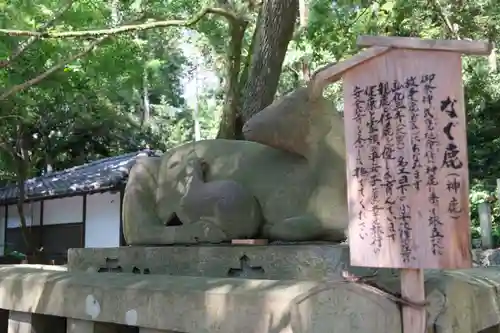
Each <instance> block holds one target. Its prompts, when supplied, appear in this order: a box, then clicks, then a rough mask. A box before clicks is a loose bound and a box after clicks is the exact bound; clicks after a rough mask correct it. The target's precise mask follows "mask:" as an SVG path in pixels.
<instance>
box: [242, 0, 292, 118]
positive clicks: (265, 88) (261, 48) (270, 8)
mask: <svg viewBox="0 0 500 333" xmlns="http://www.w3.org/2000/svg"><path fill="white" fill-rule="evenodd" d="M297 14H298V0H264V1H263V3H262V7H261V9H260V13H259V16H260V18H259V19H260V23H259V24H258V26H257V27H256V30H255V33H256V34H257V36H256V43H255V45H254V49H253V52H252V53H253V54H252V63H251V66H250V70H249V77H248V81H247V82H246V84H245V88H244V91H243V107H242V110H241V112H242V116H243V119H244V120H245V121H246V120H248V119H249V118H250V117H251V116H252V115H254V114H256V113H257V112H259V111H260V110H262V109H263V108H265V107H266V106H268V105H269V104H271V103H272V102H273V100H274V96H275V94H276V90H277V88H278V82H279V78H280V75H281V67H282V65H283V60H284V59H285V55H286V51H287V48H288V43H289V42H290V40H291V38H292V36H293V31H294V27H295V21H296V18H297Z"/></svg>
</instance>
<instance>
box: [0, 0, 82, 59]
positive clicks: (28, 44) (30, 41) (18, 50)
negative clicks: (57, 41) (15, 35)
mask: <svg viewBox="0 0 500 333" xmlns="http://www.w3.org/2000/svg"><path fill="white" fill-rule="evenodd" d="M73 2H74V0H69V1H68V3H67V4H66V5H65V6H64V7H63V8H62V9H61V10H59V12H57V13H56V14H55V15H54V17H52V19H50V20H49V21H47V22H45V23H44V24H43V25H42V26H41V27H40V29H38V32H39V33H42V32H43V31H45V30H47V29H48V28H49V27H51V26H52V25H53V24H54V23H55V21H57V20H58V19H59V18H60V17H61V16H62V15H63V14H64V13H65V12H67V11H68V10H69V9H70V8H71V7H72V6H73ZM39 39H40V37H39V36H31V37H30V38H28V40H26V41H25V42H23V43H20V44H19V45H18V46H17V48H16V50H15V51H14V52H13V53H12V54H11V55H10V57H8V58H7V59H5V60H0V68H4V67H7V66H8V65H9V64H10V63H12V62H13V61H14V60H15V59H17V58H18V57H19V56H20V55H21V54H23V53H24V52H25V51H26V50H27V49H29V48H30V47H31V46H32V45H33V44H34V43H35V42H36V41H37V40H39Z"/></svg>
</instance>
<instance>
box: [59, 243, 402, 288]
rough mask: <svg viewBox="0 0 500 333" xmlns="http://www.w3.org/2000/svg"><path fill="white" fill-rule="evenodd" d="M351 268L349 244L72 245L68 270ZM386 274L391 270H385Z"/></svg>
mask: <svg viewBox="0 0 500 333" xmlns="http://www.w3.org/2000/svg"><path fill="white" fill-rule="evenodd" d="M342 269H349V270H350V271H351V272H353V273H355V274H360V275H362V274H370V273H371V272H372V270H370V269H365V268H357V267H349V249H348V247H347V245H334V244H321V243H320V244H317V243H316V244H290V245H265V246H255V245H251V246H243V245H241V246H240V245H238V246H235V245H232V246H231V245H227V246H164V247H139V246H134V247H120V248H84V249H70V250H69V254H68V270H69V271H87V272H88V271H95V272H126V273H137V274H165V275H182V276H203V277H237V278H251V279H269V280H315V281H317V280H334V279H338V278H340V274H341V271H342ZM385 271H386V272H387V273H388V274H391V273H392V272H391V271H390V270H385Z"/></svg>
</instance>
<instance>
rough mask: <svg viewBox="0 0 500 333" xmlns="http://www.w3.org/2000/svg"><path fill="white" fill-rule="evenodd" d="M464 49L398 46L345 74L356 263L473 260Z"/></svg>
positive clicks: (436, 264) (445, 264)
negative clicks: (470, 228) (462, 53)
mask: <svg viewBox="0 0 500 333" xmlns="http://www.w3.org/2000/svg"><path fill="white" fill-rule="evenodd" d="M461 76H462V74H461V55H460V54H458V53H452V52H439V51H416V50H401V49H396V50H392V51H390V52H389V53H387V54H385V55H383V56H380V57H378V58H374V59H372V60H370V61H368V62H367V63H365V64H362V65H359V66H357V67H355V68H354V69H352V70H351V71H349V72H347V73H346V74H345V76H344V101H345V111H344V120H345V126H346V129H349V130H346V145H347V151H348V157H347V170H348V171H347V172H348V174H347V177H348V183H349V191H348V192H349V193H348V195H349V213H350V224H349V244H350V249H351V263H352V264H353V265H358V266H372V267H394V268H449V269H453V268H465V267H470V252H469V209H468V167H467V143H466V134H465V114H464V102H463V88H462V78H461Z"/></svg>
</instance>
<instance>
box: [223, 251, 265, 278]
mask: <svg viewBox="0 0 500 333" xmlns="http://www.w3.org/2000/svg"><path fill="white" fill-rule="evenodd" d="M264 273H265V271H264V269H263V268H262V267H261V266H251V265H250V258H248V257H247V255H246V254H244V255H243V256H241V258H240V267H239V268H230V269H228V271H227V276H230V277H245V278H262V275H263V274H264Z"/></svg>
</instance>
